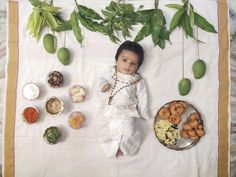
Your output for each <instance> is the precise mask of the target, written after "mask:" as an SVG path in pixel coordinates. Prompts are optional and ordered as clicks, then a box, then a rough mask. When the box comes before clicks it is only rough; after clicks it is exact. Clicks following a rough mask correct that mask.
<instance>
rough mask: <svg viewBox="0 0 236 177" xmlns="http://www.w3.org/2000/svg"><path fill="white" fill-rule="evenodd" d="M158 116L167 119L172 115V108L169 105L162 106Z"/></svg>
mask: <svg viewBox="0 0 236 177" xmlns="http://www.w3.org/2000/svg"><path fill="white" fill-rule="evenodd" d="M158 116H159V117H160V119H163V120H166V119H168V118H169V117H170V110H169V107H162V108H161V109H160V111H159V112H158Z"/></svg>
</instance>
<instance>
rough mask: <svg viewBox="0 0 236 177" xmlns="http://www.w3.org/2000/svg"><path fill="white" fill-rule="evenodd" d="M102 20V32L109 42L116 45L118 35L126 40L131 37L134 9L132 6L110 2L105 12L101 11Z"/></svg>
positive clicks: (134, 22)
mask: <svg viewBox="0 0 236 177" xmlns="http://www.w3.org/2000/svg"><path fill="white" fill-rule="evenodd" d="M102 14H103V16H104V19H103V21H102V25H103V26H104V32H105V34H106V35H108V36H109V38H110V40H111V41H113V42H115V43H117V42H118V41H120V40H119V34H120V33H121V34H122V36H123V37H124V38H125V39H126V37H131V34H130V30H133V27H132V26H133V25H135V24H136V21H135V9H134V7H133V5H132V4H124V3H116V2H114V1H111V2H110V4H109V5H108V6H106V7H105V10H102Z"/></svg>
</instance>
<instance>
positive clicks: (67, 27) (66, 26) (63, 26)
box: [52, 21, 72, 32]
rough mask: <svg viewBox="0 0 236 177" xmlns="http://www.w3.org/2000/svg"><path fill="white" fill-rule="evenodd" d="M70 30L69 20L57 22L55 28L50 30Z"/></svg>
mask: <svg viewBox="0 0 236 177" xmlns="http://www.w3.org/2000/svg"><path fill="white" fill-rule="evenodd" d="M68 30H72V27H71V24H70V21H65V22H63V23H62V24H59V25H58V26H57V27H56V28H53V29H52V31H56V32H62V31H68Z"/></svg>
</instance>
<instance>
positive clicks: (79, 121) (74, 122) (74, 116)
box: [67, 111, 86, 129]
mask: <svg viewBox="0 0 236 177" xmlns="http://www.w3.org/2000/svg"><path fill="white" fill-rule="evenodd" d="M67 122H68V125H69V126H70V127H71V128H73V129H80V128H82V127H84V125H85V122H86V118H85V116H84V114H83V113H82V112H80V111H75V112H72V113H71V114H70V115H69V117H68V119H67Z"/></svg>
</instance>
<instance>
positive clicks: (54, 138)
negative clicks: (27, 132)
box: [43, 126, 62, 144]
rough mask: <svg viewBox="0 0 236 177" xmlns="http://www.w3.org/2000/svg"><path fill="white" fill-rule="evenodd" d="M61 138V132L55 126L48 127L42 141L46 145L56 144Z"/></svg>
mask: <svg viewBox="0 0 236 177" xmlns="http://www.w3.org/2000/svg"><path fill="white" fill-rule="evenodd" d="M61 136H62V131H61V130H60V128H58V127H56V126H52V127H48V128H47V129H46V130H45V131H44V134H43V138H44V140H45V141H46V142H47V143H48V144H56V143H58V142H59V140H60V139H61Z"/></svg>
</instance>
